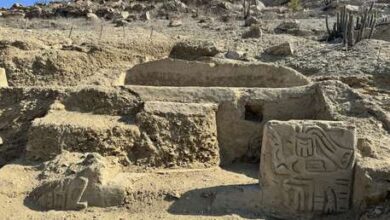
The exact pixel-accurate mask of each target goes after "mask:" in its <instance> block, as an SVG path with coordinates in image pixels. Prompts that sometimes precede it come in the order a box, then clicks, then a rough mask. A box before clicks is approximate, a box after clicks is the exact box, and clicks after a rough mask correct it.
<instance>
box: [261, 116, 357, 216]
mask: <svg viewBox="0 0 390 220" xmlns="http://www.w3.org/2000/svg"><path fill="white" fill-rule="evenodd" d="M355 148H356V131H355V127H354V126H352V125H349V124H347V123H345V122H333V121H303V120H302V121H295V120H293V121H270V122H268V123H267V124H266V125H265V129H264V137H263V143H262V149H261V151H262V152H261V161H260V186H261V187H262V191H263V198H262V203H263V205H264V207H265V208H266V209H267V210H268V211H271V212H273V213H274V214H275V215H279V216H290V217H291V215H295V214H298V215H301V214H303V215H305V214H332V213H340V212H345V211H347V210H348V209H349V208H350V201H351V193H352V185H353V184H352V181H353V178H352V176H353V167H354V164H355V154H354V152H355Z"/></svg>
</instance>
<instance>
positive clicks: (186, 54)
mask: <svg viewBox="0 0 390 220" xmlns="http://www.w3.org/2000/svg"><path fill="white" fill-rule="evenodd" d="M219 52H220V50H219V49H218V48H217V47H216V45H215V44H214V43H213V42H211V41H183V42H179V43H177V44H176V45H175V46H174V47H173V48H172V50H171V53H170V54H169V57H171V58H176V59H183V60H196V59H198V58H200V57H213V56H215V55H217V54H218V53H219Z"/></svg>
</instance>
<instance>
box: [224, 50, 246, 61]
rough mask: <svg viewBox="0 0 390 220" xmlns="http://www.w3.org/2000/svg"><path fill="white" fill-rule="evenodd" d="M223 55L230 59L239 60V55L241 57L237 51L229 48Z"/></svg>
mask: <svg viewBox="0 0 390 220" xmlns="http://www.w3.org/2000/svg"><path fill="white" fill-rule="evenodd" d="M225 57H226V58H228V59H232V60H240V59H241V57H242V54H240V53H239V52H237V51H234V50H229V51H228V52H227V53H226V54H225Z"/></svg>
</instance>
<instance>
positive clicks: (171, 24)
mask: <svg viewBox="0 0 390 220" xmlns="http://www.w3.org/2000/svg"><path fill="white" fill-rule="evenodd" d="M182 25H183V22H182V21H181V20H180V19H171V20H170V21H169V24H168V27H180V26H182Z"/></svg>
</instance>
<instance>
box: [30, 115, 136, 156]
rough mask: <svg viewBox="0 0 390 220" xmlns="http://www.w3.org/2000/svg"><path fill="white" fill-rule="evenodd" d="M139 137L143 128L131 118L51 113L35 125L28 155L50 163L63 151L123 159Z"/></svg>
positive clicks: (34, 122) (32, 127)
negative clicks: (124, 154) (95, 153)
mask: <svg viewBox="0 0 390 220" xmlns="http://www.w3.org/2000/svg"><path fill="white" fill-rule="evenodd" d="M139 137H140V131H139V128H138V127H137V126H136V125H134V124H133V123H132V121H131V120H130V118H125V117H122V116H108V115H93V114H88V113H78V112H68V111H50V112H49V113H48V114H47V115H46V116H45V117H43V118H38V119H35V120H34V121H33V123H32V126H31V128H30V131H29V139H28V146H27V152H28V153H27V154H28V155H29V156H32V157H35V158H40V159H50V158H52V157H53V156H55V155H58V154H60V153H61V152H62V150H68V151H77V152H98V153H100V154H102V155H120V154H123V153H124V152H128V151H129V150H130V149H131V148H132V147H133V146H134V143H135V141H136V140H137V139H138V138H139Z"/></svg>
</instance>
